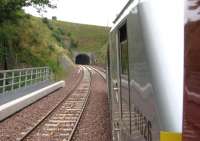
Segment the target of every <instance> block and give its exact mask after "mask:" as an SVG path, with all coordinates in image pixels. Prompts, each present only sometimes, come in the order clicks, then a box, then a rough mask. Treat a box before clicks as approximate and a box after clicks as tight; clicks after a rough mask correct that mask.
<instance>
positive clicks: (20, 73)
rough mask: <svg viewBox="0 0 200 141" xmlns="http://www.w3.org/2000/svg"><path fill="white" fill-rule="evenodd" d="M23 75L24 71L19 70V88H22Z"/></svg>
mask: <svg viewBox="0 0 200 141" xmlns="http://www.w3.org/2000/svg"><path fill="white" fill-rule="evenodd" d="M21 76H22V72H21V71H20V72H19V88H21Z"/></svg>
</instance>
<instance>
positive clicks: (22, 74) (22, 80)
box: [0, 67, 52, 93]
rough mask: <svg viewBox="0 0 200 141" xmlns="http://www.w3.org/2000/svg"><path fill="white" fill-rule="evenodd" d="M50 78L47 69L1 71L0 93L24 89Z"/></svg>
mask: <svg viewBox="0 0 200 141" xmlns="http://www.w3.org/2000/svg"><path fill="white" fill-rule="evenodd" d="M51 78H52V77H51V71H50V69H49V67H37V68H25V69H15V70H2V71H0V93H7V92H11V91H14V90H17V89H20V88H26V87H29V86H31V85H34V84H36V83H39V82H42V81H48V80H50V79H51Z"/></svg>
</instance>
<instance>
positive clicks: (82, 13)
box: [25, 0, 128, 26]
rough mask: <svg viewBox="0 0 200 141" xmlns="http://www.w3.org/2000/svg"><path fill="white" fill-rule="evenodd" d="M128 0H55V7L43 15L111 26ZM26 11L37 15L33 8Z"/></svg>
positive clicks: (63, 19)
mask: <svg viewBox="0 0 200 141" xmlns="http://www.w3.org/2000/svg"><path fill="white" fill-rule="evenodd" d="M127 1H128V0H57V8H56V9H53V10H52V9H48V12H47V13H46V14H43V15H44V17H48V18H51V17H52V16H56V17H57V19H58V20H62V21H69V22H75V23H84V24H93V25H102V26H107V25H109V26H111V24H112V21H113V20H114V18H115V17H116V15H117V14H118V13H119V12H120V11H121V9H122V8H123V7H124V5H125V4H126V3H127ZM25 11H26V12H28V13H30V14H32V15H35V16H39V14H38V13H37V12H36V10H35V9H34V8H31V7H29V8H26V9H25Z"/></svg>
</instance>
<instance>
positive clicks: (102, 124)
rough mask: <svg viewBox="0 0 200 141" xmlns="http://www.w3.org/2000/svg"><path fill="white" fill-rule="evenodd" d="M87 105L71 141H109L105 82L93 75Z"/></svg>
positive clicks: (109, 125)
mask: <svg viewBox="0 0 200 141" xmlns="http://www.w3.org/2000/svg"><path fill="white" fill-rule="evenodd" d="M92 79H93V80H92V89H91V95H90V97H89V103H88V105H87V107H86V110H85V112H84V115H83V116H82V119H81V121H80V123H79V127H78V129H77V130H76V132H75V134H74V138H73V141H111V123H110V113H109V107H108V98H107V92H106V83H105V81H104V80H103V79H102V78H101V77H100V76H99V75H98V74H97V73H95V74H93V78H92Z"/></svg>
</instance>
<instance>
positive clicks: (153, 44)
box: [108, 0, 192, 141]
mask: <svg viewBox="0 0 200 141" xmlns="http://www.w3.org/2000/svg"><path fill="white" fill-rule="evenodd" d="M183 11H184V2H183V1H181V0H177V1H172V0H169V1H160V0H130V1H129V2H128V3H127V5H126V6H125V7H124V8H123V10H122V11H121V12H120V14H119V15H118V16H117V18H116V19H115V21H114V25H113V27H112V29H111V31H110V41H109V42H110V43H109V49H108V88H109V98H110V107H111V119H112V133H113V140H114V141H159V140H160V141H180V140H181V138H182V133H183V90H184V88H183V86H184V85H183V83H184V12H183ZM191 141H192V140H191Z"/></svg>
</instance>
